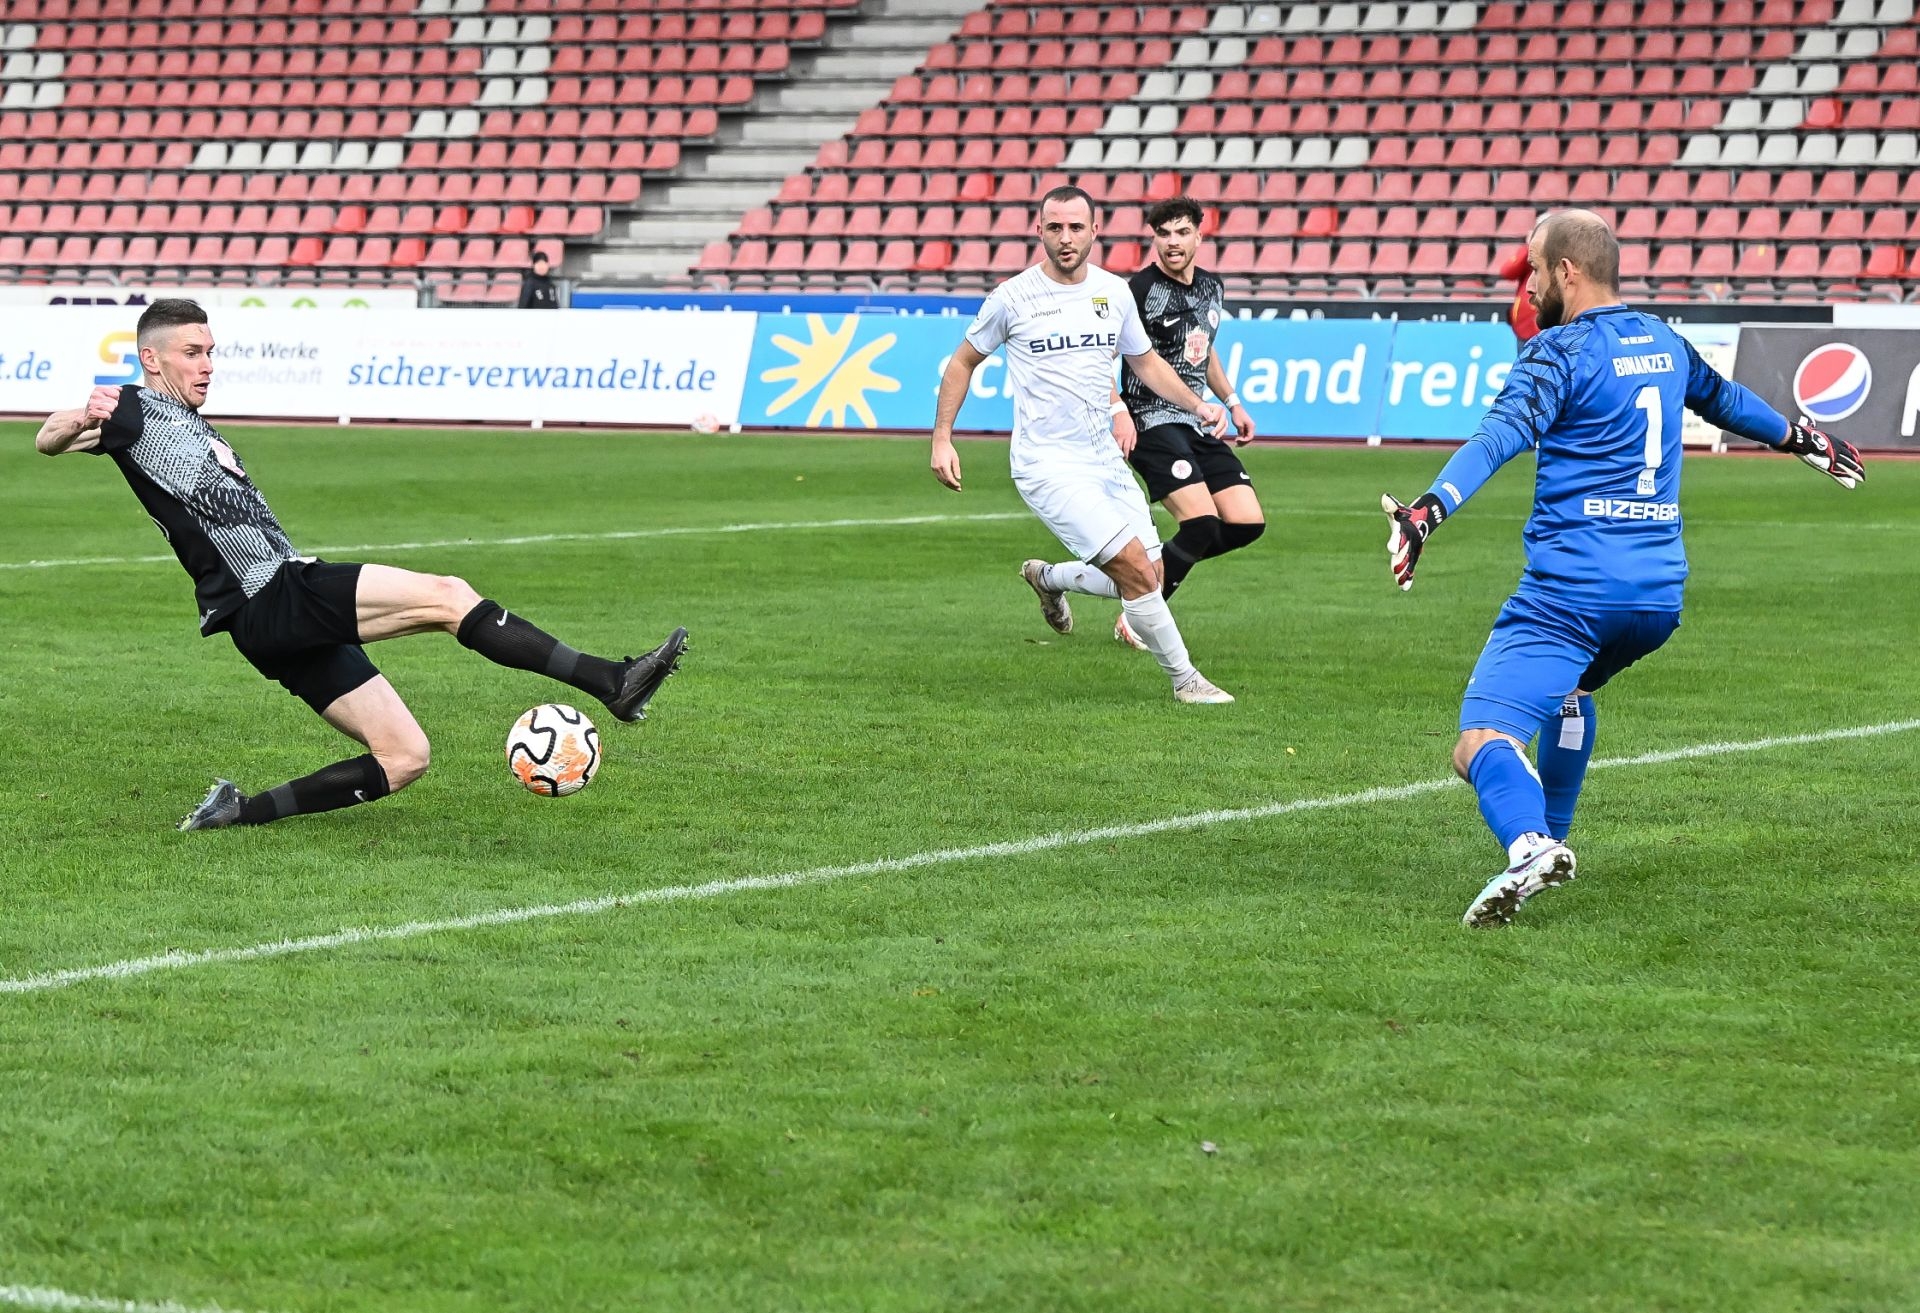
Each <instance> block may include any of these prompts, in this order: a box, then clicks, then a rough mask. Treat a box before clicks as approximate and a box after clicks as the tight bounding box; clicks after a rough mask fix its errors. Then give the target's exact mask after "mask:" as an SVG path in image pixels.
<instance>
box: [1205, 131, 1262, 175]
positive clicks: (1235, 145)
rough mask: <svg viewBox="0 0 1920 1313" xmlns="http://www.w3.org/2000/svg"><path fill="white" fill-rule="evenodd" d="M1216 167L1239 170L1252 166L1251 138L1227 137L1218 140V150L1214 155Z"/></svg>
mask: <svg viewBox="0 0 1920 1313" xmlns="http://www.w3.org/2000/svg"><path fill="white" fill-rule="evenodd" d="M1213 166H1214V167H1215V168H1216V169H1223V170H1232V171H1236V172H1238V171H1241V170H1245V169H1251V168H1252V167H1253V138H1252V137H1227V138H1225V139H1223V140H1222V141H1221V142H1220V149H1219V152H1218V153H1217V154H1216V155H1215V156H1214V160H1213Z"/></svg>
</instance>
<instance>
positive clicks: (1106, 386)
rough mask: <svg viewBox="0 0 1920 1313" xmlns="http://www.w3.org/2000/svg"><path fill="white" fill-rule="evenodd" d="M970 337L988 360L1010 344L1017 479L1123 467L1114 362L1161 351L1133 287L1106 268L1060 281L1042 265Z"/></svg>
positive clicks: (998, 300) (1010, 289)
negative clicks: (1041, 472) (1072, 465)
mask: <svg viewBox="0 0 1920 1313" xmlns="http://www.w3.org/2000/svg"><path fill="white" fill-rule="evenodd" d="M967 341H968V342H970V343H972V344H973V348H974V350H976V351H978V352H980V354H982V355H991V354H993V352H994V351H995V350H996V349H997V348H999V347H1000V346H1002V345H1005V347H1006V348H1007V389H1008V391H1009V392H1010V393H1011V394H1012V397H1013V446H1012V460H1013V469H1014V473H1015V474H1018V473H1020V472H1021V471H1022V470H1023V469H1028V468H1032V467H1034V466H1036V465H1042V464H1047V463H1052V462H1058V461H1075V462H1081V463H1085V462H1089V461H1091V462H1096V463H1099V464H1109V463H1117V462H1119V461H1120V460H1121V457H1120V450H1119V448H1118V447H1116V446H1115V445H1114V441H1113V362H1114V359H1115V358H1116V357H1117V356H1122V355H1128V356H1136V355H1142V354H1144V353H1147V352H1150V351H1152V350H1153V343H1152V342H1151V341H1150V340H1148V338H1147V333H1146V330H1145V329H1144V328H1143V327H1141V324H1140V312H1139V309H1138V308H1137V307H1136V306H1135V304H1134V300H1133V291H1132V289H1131V288H1129V287H1128V286H1127V284H1126V282H1125V280H1123V279H1121V278H1120V277H1118V276H1117V275H1115V274H1110V273H1108V272H1107V271H1106V270H1105V269H1102V268H1100V267H1099V266H1098V265H1088V266H1087V276H1086V277H1085V278H1084V279H1082V280H1081V281H1080V282H1077V283H1071V284H1068V283H1058V282H1055V281H1054V280H1053V279H1051V278H1049V277H1047V275H1046V274H1045V273H1043V272H1042V266H1040V265H1035V266H1034V267H1033V268H1031V269H1029V270H1027V271H1026V272H1025V273H1022V274H1016V275H1014V276H1013V277H1012V278H1009V279H1008V280H1007V281H1006V282H1004V283H1002V284H1000V286H999V287H997V288H995V289H994V291H993V295H991V296H989V297H988V298H987V302H986V304H985V305H983V306H981V307H980V313H979V315H978V316H976V317H975V319H974V321H973V326H972V327H971V328H969V329H968V330H967Z"/></svg>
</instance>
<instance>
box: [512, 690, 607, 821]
mask: <svg viewBox="0 0 1920 1313" xmlns="http://www.w3.org/2000/svg"><path fill="white" fill-rule="evenodd" d="M507 769H508V770H510V771H512V772H513V778H514V779H516V780H518V781H520V785H521V787H522V788H524V789H526V790H528V791H529V792H531V793H537V794H539V795H541V796H542V797H545V798H564V797H566V796H567V795H568V794H569V793H578V792H580V790H582V789H584V788H586V787H587V785H589V784H591V783H592V782H593V774H594V772H595V771H597V770H599V769H600V731H599V730H597V729H595V728H594V727H593V722H592V721H590V720H588V719H587V718H586V717H585V716H584V715H582V714H581V713H580V712H578V711H576V710H574V709H573V708H572V707H570V706H567V705H566V704H565V703H564V702H548V703H544V704H542V705H541V706H537V707H534V708H533V709H532V710H530V711H528V712H526V713H525V714H524V715H522V716H521V717H520V719H518V720H516V721H514V722H513V728H512V729H511V730H509V731H508V732H507Z"/></svg>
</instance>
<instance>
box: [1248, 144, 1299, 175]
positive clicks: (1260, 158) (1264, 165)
mask: <svg viewBox="0 0 1920 1313" xmlns="http://www.w3.org/2000/svg"><path fill="white" fill-rule="evenodd" d="M1292 165H1293V142H1292V141H1291V140H1290V139H1289V138H1286V137H1264V138H1262V139H1261V141H1260V150H1259V152H1258V153H1257V154H1255V155H1254V157H1253V167H1254V168H1256V169H1259V170H1261V171H1263V172H1268V173H1271V172H1272V171H1273V170H1275V169H1285V168H1290V167H1292Z"/></svg>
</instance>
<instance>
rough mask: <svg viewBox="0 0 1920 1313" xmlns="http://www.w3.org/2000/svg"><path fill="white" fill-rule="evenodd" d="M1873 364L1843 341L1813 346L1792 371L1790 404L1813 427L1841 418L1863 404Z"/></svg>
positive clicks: (1871, 384)
mask: <svg viewBox="0 0 1920 1313" xmlns="http://www.w3.org/2000/svg"><path fill="white" fill-rule="evenodd" d="M1872 390H1873V365H1872V364H1871V363H1869V362H1868V360H1867V356H1866V353H1865V352H1864V351H1862V350H1861V349H1860V348H1859V347H1857V346H1854V345H1852V344H1851V343H1847V342H1829V343H1827V344H1826V345H1825V346H1821V347H1815V348H1814V349H1813V350H1812V351H1811V352H1809V353H1808V354H1807V358H1806V359H1805V360H1802V361H1801V362H1800V368H1798V369H1796V370H1794V371H1793V402H1794V404H1795V405H1796V406H1798V407H1800V409H1801V411H1802V412H1803V413H1804V414H1805V415H1806V417H1807V418H1808V419H1810V420H1812V421H1813V422H1814V423H1816V424H1831V423H1833V422H1834V421H1835V420H1842V419H1845V418H1846V417H1847V416H1849V415H1851V414H1853V412H1854V411H1856V410H1858V409H1860V407H1862V406H1864V405H1866V404H1867V393H1869V392H1871V391H1872Z"/></svg>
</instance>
